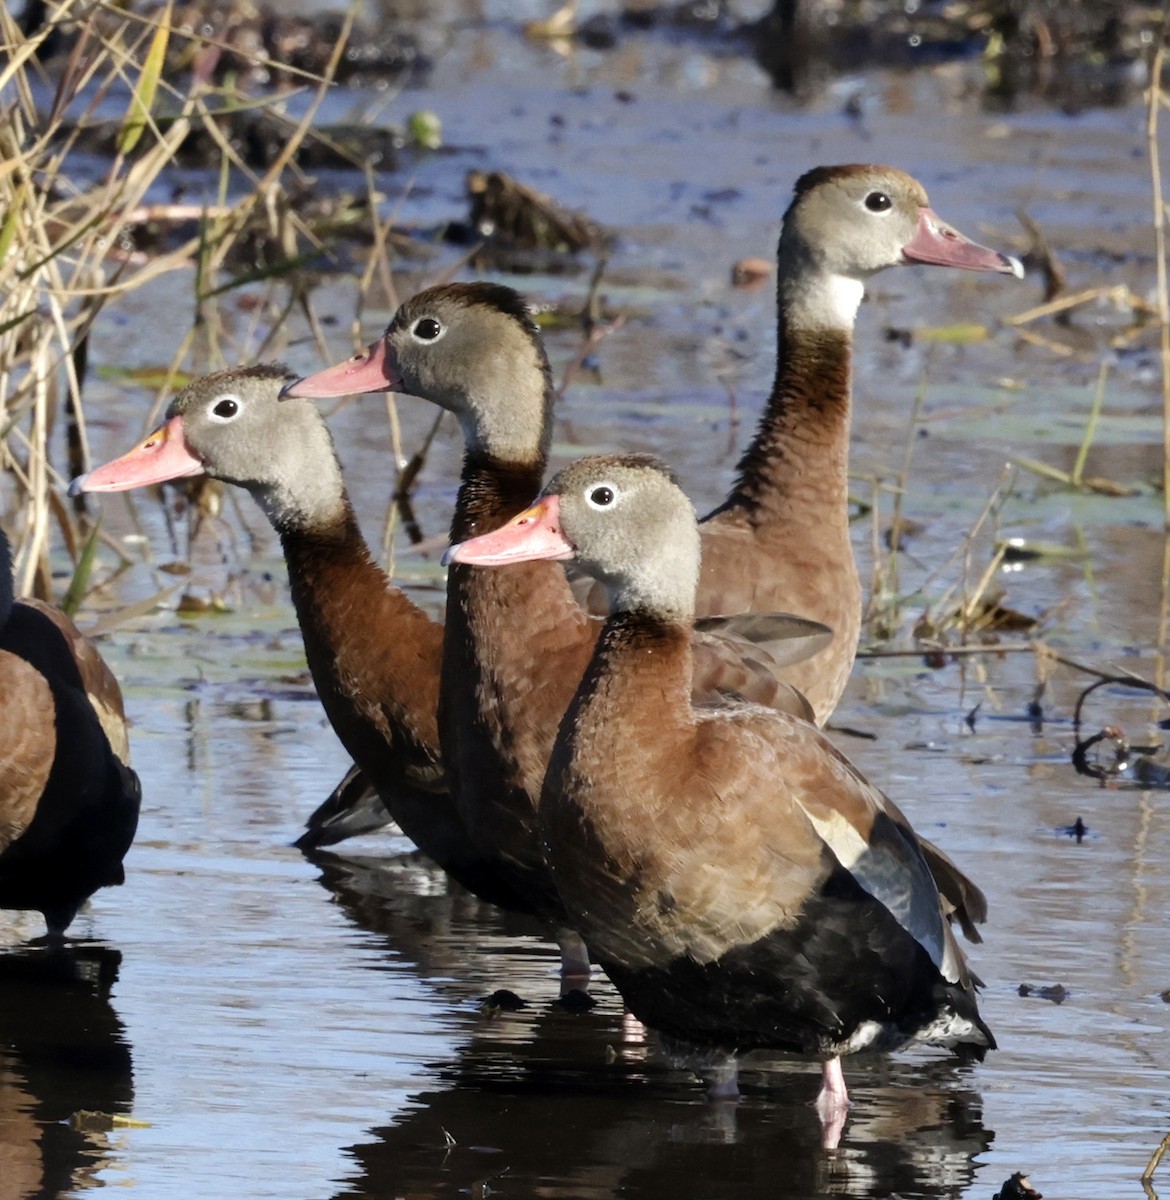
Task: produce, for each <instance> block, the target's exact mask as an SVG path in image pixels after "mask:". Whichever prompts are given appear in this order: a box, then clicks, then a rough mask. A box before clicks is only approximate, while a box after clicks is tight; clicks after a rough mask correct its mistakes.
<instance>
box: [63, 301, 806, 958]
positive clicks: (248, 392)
mask: <svg viewBox="0 0 1170 1200" xmlns="http://www.w3.org/2000/svg"><path fill="white" fill-rule="evenodd" d="M512 295H514V293H512ZM288 378H289V376H288V373H287V371H286V370H285V368H284V367H282V366H279V365H272V364H265V365H259V366H252V367H240V368H235V369H231V370H226V371H219V372H216V373H214V374H212V375H207V376H204V377H203V378H201V379H197V380H195V381H194V382H192V383H191V384H189V385H188V386H187V387H186V388H184V389H183V391H182V392H180V393H179V395H178V396H176V397H175V399H174V400H173V401H172V402H171V404H170V406H169V408H168V409H167V417H166V420H165V421H164V422H163V424H162V425H161V426H160V427H159V428H158V429H156V430H155V431H154V432H153V433H151V434H150V435H149V436H148V437H147V438H145V439H144V440H143V441H142V442H141V443H139V445H138V446H136V447H134V448H133V449H132V450H130V451H129V452H128V453H126V454H124V455H123V456H122V457H121V458H118V459H116V460H114V461H113V462H110V463H106V464H105V465H103V466H99V467H95V468H94V469H93V470H92V471H90V472H89V473H88V474H87V475H84V476H82V477H81V478H79V479H78V480H76V481H75V483H74V485H73V486H74V490H77V491H88V492H111V491H122V490H125V489H127V488H133V487H141V486H144V485H146V484H152V483H161V482H164V481H167V480H172V479H178V478H184V477H187V476H191V475H203V474H206V475H210V476H212V477H213V478H216V479H220V480H223V481H224V482H227V483H232V484H236V485H238V486H240V487H243V488H245V489H247V490H248V491H249V492H250V493H251V494H252V495H253V497H254V498H255V499H256V501H257V503H258V504H259V505H260V507H261V508H262V509H263V510H264V512H265V514H266V515H267V516H268V519H269V521H270V522H271V523H272V526H273V528H274V529H275V530H276V531H277V533H278V534H279V535H280V541H281V546H282V548H283V550H284V556H285V561H286V563H287V565H288V572H289V582H290V586H291V589H292V597H293V603H294V606H295V608H296V612H297V620H298V622H299V624H300V628H301V634H302V637H303V638H304V643H305V654H306V658H307V660H308V664H309V668H310V670H311V672H312V675H313V681H314V683H315V684H316V687H317V692H318V695H319V696H320V698H321V702H322V705H323V706H324V708H325V711H326V714H327V716H328V717H329V721H330V724H331V725H332V726H333V728H334V730H335V732H336V733H337V735H338V737H339V738H340V739H341V741H342V743H343V744H344V746H345V747H346V749H347V750H348V751H349V753H350V754H351V755H352V756H353V759H354V762H355V764H356V765H357V768H358V769H359V770H360V772H361V775H362V776H364V779H365V780H366V781H367V782H368V783H369V784H371V785H372V786H373V787H374V788H375V789H376V792H377V795H378V797H380V801H381V804H382V805H384V809H385V811H384V812H383V813H382V814H381V816H380V819H379V820H378V823H379V824H381V823H384V822H385V820H386V819H387V816H389V817H392V818H393V819H394V820H395V821H396V822H397V824H398V826H399V827H400V828H401V830H402V832H403V833H404V834H406V836H407V837H409V838H410V839H411V840H412V841H413V842H414V843H415V845H416V846H418V847H419V849H420V850H422V851H423V853H425V854H426V855H428V856H429V857H430V858H432V859H433V860H434V861H435V862H436V863H438V864H439V866H441V867H443V868H444V869H445V870H446V871H447V872H448V873H449V874H450V875H451V876H452V877H453V878H454V879H455V880H456V881H458V882H459V883H461V884H463V885H464V886H465V887H467V888H468V889H469V890H471V891H473V892H475V893H476V895H478V896H480V897H481V898H482V899H484V900H487V901H489V902H490V903H493V904H497V905H500V906H501V907H504V908H509V909H513V910H516V911H520V912H536V913H538V914H540V915H543V916H547V917H548V918H549V919H550V920H554V921H555V920H556V919H557V918H558V916H559V914H560V906H559V901H558V900H557V897H556V891H555V889H554V888H553V885H552V882H551V879H550V878H549V876H548V872H547V870H546V869H545V868H544V864H543V857H542V855H541V854H540V851H539V847H538V846H537V844H536V840H535V833H533V834H532V836H531V846H529V845H527V844H520V845H518V846H517V848H516V849H515V852H514V853H513V854H511V855H506V854H503V853H501V852H500V848H499V846H498V845H497V844H496V843H495V842H491V841H489V840H486V839H483V838H481V837H478V836H475V835H474V834H472V833H470V832H469V830H468V826H467V825H466V823H465V821H464V820H463V817H462V815H461V813H460V811H459V810H458V808H457V805H456V803H455V799H454V797H453V794H452V789H451V788H450V787H449V785H448V776H447V775H446V773H445V772H444V770H443V765H442V762H441V758H440V749H439V720H438V712H439V687H440V669H441V656H442V644H443V626H442V624H441V623H439V622H437V621H435V620H434V618H433V617H431V616H430V615H429V614H427V613H425V612H423V611H422V610H421V609H420V608H418V606H417V605H415V604H414V603H413V602H412V601H411V600H410V599H409V598H408V597H407V596H406V595H405V594H404V593H403V592H402V591H401V590H400V589H398V588H396V587H394V586H393V585H392V584H391V583H390V580H389V579H388V578H387V576H386V574H385V572H384V571H382V570H381V568H380V567H378V566H377V564H376V563H375V562H374V561H373V558H372V556H371V554H370V552H369V549H368V547H367V546H366V543H365V541H364V539H363V538H362V535H361V531H360V530H359V528H358V524H357V519H356V517H355V515H354V512H353V508H352V506H351V504H350V501H349V497H348V495H347V493H346V490H345V484H344V480H343V479H342V475H341V467H340V464H339V463H338V461H337V456H336V454H335V452H334V449H333V442H332V439H331V438H330V436H329V431H328V429H327V427H326V425H325V422H324V419H323V418H322V417H321V414H320V413H319V412H318V411H317V408H316V406H315V405H313V404H311V403H309V402H308V401H305V400H289V399H283V400H282V399H281V389H282V387H283V385H284V384H285V383H286V382H287V381H288ZM538 483H539V474H538V476H537V478H536V480H534V481H533V482H532V489H534V488H535V487H536V486H537V484H538ZM507 515H511V513H509V514H507ZM502 519H503V518H501V520H502ZM499 523H500V522H499V521H496V522H495V524H499ZM553 573H554V574H555V576H556V578H557V581H558V582H559V583H560V584H561V586H562V587H563V586H564V578H563V574H562V573H561V572H559V571H554V572H553ZM568 604H569V607H570V610H571V612H572V614H573V615H574V616H575V617H576V619H577V621H578V624H579V625H582V626H589V625H593V626H595V627H596V628H595V629H594V630H593V632H594V634H595V633H596V631H597V629H599V628H600V623H599V622H596V621H593V620H591V618H589V617H587V616H586V615H585V614H584V613H582V612H581V610H580V608H579V607H577V606H576V605H575V604H573V603H572V601H571V599H568ZM807 624H808V623H804V625H799V626H798V627H799V628H802V629H804V628H806V627H807ZM819 632H820V633H823V632H824V631H823V630H821V631H819ZM591 645H592V641H591V640H590V642H589V643H588V645H586V646H585V647H584V656H583V658H582V661H581V670H583V669H584V665H585V660H586V659H587V657H588V650H589V647H590V646H591ZM701 653H702V654H704V655H705V658H704V661H705V662H706V663H707V664H709V665H708V668H707V671H706V673H705V675H704V678H705V679H706V680H707V681H708V682H707V684H706V686H707V687H708V689H709V690H710V691H712V692H714V691H715V690H717V689H720V688H733V689H734V690H737V691H743V692H745V693H746V694H749V695H752V696H753V698H757V699H761V700H765V701H767V702H769V703H784V702H788V703H790V704H791V705H792V706H793V707H794V708H795V709H796V710H797V711H799V712H805V713H807V711H808V710H807V706H806V705H805V704H804V701H803V699H802V698H801V697H799V696H797V695H796V694H795V693H793V692H792V690H791V689H790V688H789V687H788V686H787V685H785V684H778V683H777V682H776V681H775V679H774V677H773V676H774V671H773V670H772V669H771V668H770V667H769V666H768V665H767V664H768V663H769V659H768V656H767V654H766V653H764V652H762V651H760V650H759V649H758V648H757V647H755V646H754V645H749V644H747V643H741V642H739V641H737V640H735V639H732V640H730V641H728V640H727V639H714V638H710V639H708V640H707V642H705V643H704V646H703V649H702V651H701ZM745 653H746V654H748V655H749V659H747V660H745V658H744V657H743V655H744V654H745ZM579 674H580V671H578V675H579ZM571 695H572V687H571V685H570V687H569V689H568V692H567V694H566V695H565V696H564V701H563V703H562V704H561V707H560V709H558V710H557V713H556V714H554V715H552V716H551V719H550V723H549V731H548V737H547V745H546V747H545V748H544V751H543V755H544V757H543V758H542V759H541V761H540V764H539V775H538V776H537V777H536V782H535V784H534V787H535V788H536V789H539V786H540V780H541V779H542V778H543V773H544V766H545V765H546V762H547V755H548V749H549V748H551V745H552V736H553V734H554V733H555V730H556V719H557V717H558V716H559V713H560V712H561V711H563V708H564V705H565V704H567V703H568V699H569V697H570V696H571ZM534 769H535V768H534ZM347 780H348V781H349V783H350V785H351V786H353V787H355V788H359V790H361V791H362V792H363V794H364V789H361V788H360V785H359V784H358V783H357V782H356V781H355V779H354V777H353V773H352V772H351V773H350V775H349V776H347ZM481 786H484V787H489V786H497V787H498V786H500V785H499V784H498V782H495V781H490V780H485V781H483V782H482V784H481ZM363 803H365V802H364V801H363ZM530 864H531V865H530ZM566 936H567V937H568V938H569V939H570V945H571V955H570V958H571V966H572V970H571V971H570V975H576V974H579V973H580V970H581V967H580V958H581V955H582V953H583V951H582V950H581V949H580V948H579V944H578V941H577V939H576V938H575V937H574V936H573V935H571V934H567V935H566Z"/></svg>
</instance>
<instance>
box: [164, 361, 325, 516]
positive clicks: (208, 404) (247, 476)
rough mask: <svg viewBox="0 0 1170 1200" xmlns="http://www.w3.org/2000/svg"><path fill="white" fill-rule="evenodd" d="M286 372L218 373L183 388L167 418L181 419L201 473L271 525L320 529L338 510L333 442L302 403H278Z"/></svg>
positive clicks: (306, 402)
mask: <svg viewBox="0 0 1170 1200" xmlns="http://www.w3.org/2000/svg"><path fill="white" fill-rule="evenodd" d="M286 378H287V373H286V372H285V371H284V369H283V368H281V367H271V366H261V367H251V368H241V369H238V370H230V371H218V372H216V373H215V374H214V375H207V376H204V377H203V378H202V379H197V380H196V381H195V382H194V383H191V384H189V385H188V386H187V387H186V388H184V389H183V391H182V392H180V393H179V395H178V396H176V397H175V399H174V401H173V402H172V404H171V406H170V408H169V409H168V413H167V415H168V416H169V417H176V416H177V417H180V418H181V419H182V422H183V437H184V440H185V441H186V443H187V446H188V447H189V449H190V450H191V451H192V452H193V453H194V454H195V455H196V456H197V457H198V458H200V459H202V461H203V464H204V469H205V470H206V472H207V474H208V475H211V476H212V477H213V478H215V479H221V480H223V481H224V482H225V483H234V484H236V485H238V486H239V487H243V488H247V489H248V491H250V492H251V493H252V495H253V496H254V497H255V499H256V501H257V502H258V503H259V504H260V506H261V507H262V508H263V509H264V511H265V513H266V514H267V515H268V518H269V520H270V521H272V523H273V524H274V525H276V526H278V527H281V528H285V527H288V526H290V525H297V526H302V527H311V526H321V525H324V524H326V523H328V522H331V521H334V520H336V519H337V518H338V517H339V516H340V515H341V513H342V512H343V510H344V503H345V499H344V498H345V492H344V484H343V482H342V478H341V470H340V467H339V466H338V463H337V456H336V454H335V453H334V451H333V441H332V439H331V438H330V436H329V431H328V429H327V428H326V427H325V422H324V420H323V419H322V417H321V414H320V413H319V412H318V411H317V409H316V407H315V406H314V404H313V403H312V402H311V401H309V400H295V399H294V400H281V399H280V389H281V386H282V385H283V383H284V381H285V379H286Z"/></svg>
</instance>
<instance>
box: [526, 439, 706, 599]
mask: <svg viewBox="0 0 1170 1200" xmlns="http://www.w3.org/2000/svg"><path fill="white" fill-rule="evenodd" d="M545 493H546V494H555V495H556V496H558V498H559V503H560V524H561V530H562V532H563V533H564V535H565V537H566V539H567V540H568V541H569V542H570V543H571V544H572V545H573V547H574V549H575V551H576V554H577V558H578V561H579V562H580V564H581V566H582V567H583V568H584V569H585V570H586V571H588V572H589V574H591V575H593V576H595V577H596V578H598V579H600V580H602V582H603V583H605V585H606V587H607V589H608V590H609V592H610V596H611V606H612V607H613V608H615V609H622V608H626V609H628V608H631V607H643V608H650V609H652V610H654V611H658V612H660V613H662V614H663V615H669V616H675V617H684V616H688V615H690V613H691V612H693V610H694V599H695V589H696V587H697V586H698V579H699V530H698V524H697V522H696V520H695V510H694V508H693V507H692V505H691V502H690V500H688V499H687V497H686V496H685V495H684V493H683V491H682V489H681V488H680V487H679V486H678V483H677V482H676V481H675V479H674V477H673V474H672V473H671V472H670V471H669V469H667V468H666V467H664V466H663V464H662V463H660V462H659V461H658V460H656V459H654V458H652V457H650V456H648V455H632V454H631V455H600V456H597V457H594V458H586V459H582V460H581V461H580V462H577V463H574V464H573V466H571V467H567V468H566V469H565V470H564V471H562V472H560V474H559V475H557V476H556V477H555V478H553V479H552V480H551V481H550V482H549V484H548V487H547V488H546V489H545Z"/></svg>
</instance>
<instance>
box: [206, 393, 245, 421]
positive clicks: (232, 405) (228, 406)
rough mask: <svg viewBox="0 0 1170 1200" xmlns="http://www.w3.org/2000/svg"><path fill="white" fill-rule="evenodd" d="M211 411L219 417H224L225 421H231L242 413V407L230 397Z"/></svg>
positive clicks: (226, 397) (225, 398)
mask: <svg viewBox="0 0 1170 1200" xmlns="http://www.w3.org/2000/svg"><path fill="white" fill-rule="evenodd" d="M211 411H212V412H213V413H215V415H216V416H217V417H222V418H223V419H224V420H225V421H230V420H231V419H232V417H234V416H235V415H236V413H238V412H239V411H240V406H239V404H238V403H237V401H235V400H233V399H232V398H231V397H230V396H225V397H224V398H223V399H222V400H221V401H220V402H219V403H218V404H217V405H216V406H215V407H214V408H213V409H212V410H211Z"/></svg>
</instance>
